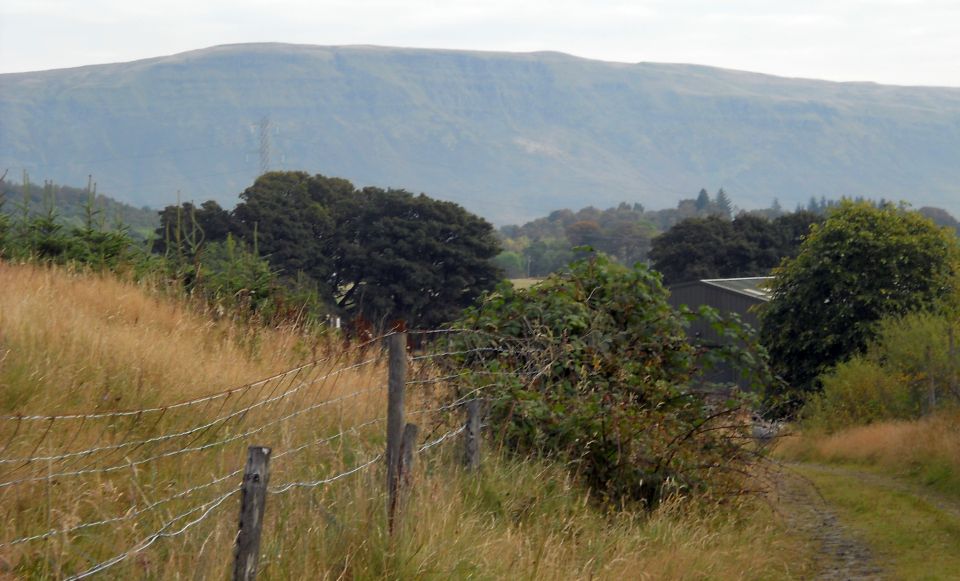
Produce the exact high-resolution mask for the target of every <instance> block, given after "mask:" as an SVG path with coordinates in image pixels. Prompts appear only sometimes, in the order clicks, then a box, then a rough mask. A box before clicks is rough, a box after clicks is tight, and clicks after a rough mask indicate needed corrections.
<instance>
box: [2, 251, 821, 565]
mask: <svg viewBox="0 0 960 581" xmlns="http://www.w3.org/2000/svg"><path fill="white" fill-rule="evenodd" d="M0 333H2V336H0V416H2V417H0V450H2V452H0V461H2V462H0V517H2V521H0V576H3V575H8V576H13V577H18V578H33V579H47V578H50V579H52V578H62V577H64V576H66V575H68V574H72V573H78V572H81V571H84V570H88V569H89V568H91V567H94V566H95V565H97V564H98V563H104V562H107V563H109V562H110V560H111V559H113V558H119V560H118V561H117V563H116V564H115V565H113V566H111V567H110V568H108V569H106V570H105V571H104V573H103V576H104V577H105V578H155V579H160V578H163V579H167V578H195V579H216V578H225V577H226V576H227V575H228V572H229V569H230V566H231V558H232V545H233V542H234V539H235V535H236V526H237V525H236V511H237V505H238V495H237V494H236V493H235V491H236V485H237V484H238V482H239V478H240V476H239V474H238V473H237V470H238V469H240V468H241V467H242V465H243V461H244V458H245V449H246V446H248V445H251V444H256V445H266V446H270V447H272V448H273V460H272V461H271V477H270V478H271V481H270V484H271V488H273V489H274V493H272V494H270V495H268V500H267V511H266V517H265V526H264V533H263V534H264V537H263V545H262V553H263V558H262V561H261V570H262V573H261V576H260V578H262V579H298V578H313V579H317V578H329V579H337V578H345V579H387V578H389V579H412V578H417V579H449V578H476V579H571V578H585V579H586V578H605V579H617V578H630V579H636V578H641V579H643V578H648V579H789V578H801V577H803V575H804V574H805V573H806V572H807V571H806V569H805V565H804V564H803V563H804V562H805V561H804V559H798V558H797V555H798V553H799V554H802V553H803V551H804V550H805V549H804V545H803V544H802V542H801V541H799V540H798V539H795V538H793V537H792V536H790V535H789V534H788V532H787V531H785V530H784V528H783V526H782V525H781V524H780V522H779V521H778V520H777V518H776V517H775V516H774V515H773V514H772V512H771V511H769V509H768V508H767V507H766V506H765V505H764V504H762V503H760V502H758V501H756V500H755V499H751V498H747V499H745V500H743V501H740V502H731V501H729V500H728V501H726V502H722V503H712V504H704V502H699V503H697V502H680V501H674V502H668V503H666V504H665V505H664V506H662V507H661V508H660V509H659V510H657V511H656V512H654V513H652V514H648V513H646V512H643V511H640V510H632V509H629V508H628V509H625V510H609V509H608V510H604V509H601V508H599V507H598V506H597V504H596V503H595V502H593V501H592V500H591V499H590V497H589V496H588V494H587V493H586V492H585V491H584V490H583V489H582V488H581V487H580V486H578V484H577V483H576V482H575V481H574V480H572V479H571V477H570V476H569V474H568V472H567V470H566V469H565V467H563V466H557V465H554V464H551V463H547V462H541V461H521V460H518V459H515V458H511V457H509V456H508V455H506V454H501V453H499V452H497V451H495V450H488V453H487V455H486V459H485V462H484V466H483V468H482V470H481V472H480V473H479V474H466V473H464V472H463V471H461V470H460V468H459V455H458V454H459V452H458V450H457V448H456V445H455V442H456V440H455V439H450V440H448V441H446V442H444V443H441V444H439V445H437V446H436V447H433V448H431V449H429V450H426V451H425V452H423V453H422V454H421V455H420V457H419V459H418V468H417V475H416V477H415V480H414V483H415V484H414V486H413V488H412V490H411V492H410V493H409V495H408V498H407V500H406V504H405V507H404V510H403V517H402V520H401V525H400V530H399V531H398V534H397V535H395V536H394V537H393V538H390V537H389V535H387V534H386V531H385V523H384V516H383V513H384V498H383V495H382V482H383V480H384V475H383V473H382V472H383V470H382V467H381V464H382V463H381V462H379V461H377V460H376V458H377V455H378V454H379V452H380V451H381V450H382V448H383V436H382V434H383V428H384V426H383V423H382V416H383V412H384V409H385V393H384V389H383V384H384V383H385V377H386V372H385V369H384V366H383V364H382V359H381V358H380V354H379V352H378V351H376V350H371V349H368V350H365V351H364V350H359V349H349V348H347V347H345V346H344V345H343V344H341V343H339V342H336V343H331V342H327V341H326V340H322V339H318V338H316V337H311V336H307V335H303V334H301V333H299V332H298V331H296V330H295V329H290V328H278V329H271V328H263V327H246V326H242V325H237V324H234V323H231V322H230V321H227V320H219V321H215V320H213V319H211V318H209V317H207V316H206V315H205V314H204V313H202V312H198V311H197V310H196V309H193V308H189V307H186V306H184V305H182V304H179V303H177V302H175V301H173V300H169V299H167V298H164V297H163V296H162V295H160V294H158V293H155V292H152V291H151V290H150V289H149V288H144V287H140V286H136V285H133V284H129V283H124V282H120V281H117V280H116V279H114V278H111V277H108V276H93V275H88V274H79V273H75V272H70V271H67V270H63V269H57V268H41V267H33V266H11V265H9V264H3V263H0ZM313 361H316V363H311V362H313ZM291 369H296V370H295V371H291V372H289V373H282V372H284V371H285V370H291ZM270 377H272V379H269V380H266V381H259V380H261V379H263V378H270ZM441 390H442V386H441V387H434V388H433V390H432V391H431V390H428V389H423V388H421V389H414V388H411V391H410V393H409V394H408V403H407V405H408V410H411V411H417V410H422V411H423V413H422V414H419V415H416V416H414V415H413V414H411V418H414V417H415V418H416V419H415V420H413V419H412V420H411V421H417V422H418V423H420V425H421V427H422V428H423V431H424V432H425V433H426V436H425V438H426V439H427V440H429V439H431V438H435V437H436V436H439V435H441V434H443V433H445V432H446V431H447V430H449V429H450V428H451V427H454V426H455V425H456V424H455V423H453V422H456V421H458V420H457V418H456V417H454V418H452V419H450V418H446V417H445V416H443V415H442V414H434V413H432V412H430V410H431V409H433V406H435V404H436V403H438V401H439V400H440V399H441V397H442V396H443V393H442V391H441ZM171 404H172V405H171ZM130 410H141V411H139V412H137V413H127V412H128V411H130ZM74 412H76V413H78V415H76V416H73V415H67V416H61V417H53V418H50V417H48V415H49V414H50V413H58V414H70V413H74ZM84 412H94V413H92V414H90V413H84ZM34 415H36V417H33V416H34ZM368 462H371V463H370V464H369V467H368V468H366V469H362V470H358V471H357V472H356V473H351V472H350V471H351V470H352V469H354V468H356V467H360V466H364V465H366V464H367V463H368ZM341 475H342V478H339V479H337V480H335V481H331V482H324V481H325V480H327V479H330V478H332V477H336V476H341ZM288 484H289V485H296V484H299V485H297V486H291V487H289V488H287V487H286V486H285V485H288ZM155 533H160V534H159V535H157V534H155ZM798 562H799V564H798Z"/></svg>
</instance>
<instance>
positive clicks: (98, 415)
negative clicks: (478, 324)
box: [0, 332, 394, 422]
mask: <svg viewBox="0 0 960 581" xmlns="http://www.w3.org/2000/svg"><path fill="white" fill-rule="evenodd" d="M392 334H394V333H392V332H391V333H388V334H386V335H380V336H378V337H374V338H373V339H369V340H367V341H364V342H363V343H361V344H359V345H356V346H353V347H351V348H350V349H349V350H348V352H349V351H360V350H362V349H364V348H366V347H368V346H369V345H371V344H373V343H375V342H377V341H380V340H382V339H384V338H386V337H389V336H390V335H392ZM344 354H345V353H344V352H341V353H339V354H338V355H337V358H342V356H343V355H344ZM330 359H333V357H324V358H323V359H318V360H315V361H310V362H308V363H304V364H303V365H300V366H298V367H294V368H293V369H289V370H286V371H282V372H280V373H276V374H274V375H272V376H270V377H267V378H265V379H261V380H258V381H254V382H251V383H247V384H244V385H241V386H237V387H232V388H230V389H226V390H223V391H220V392H217V393H212V394H208V395H204V396H200V397H196V398H192V399H188V400H184V401H180V402H176V403H172V404H167V405H163V406H154V407H149V408H141V409H135V410H119V411H109V412H89V413H74V414H6V415H0V421H21V422H22V421H44V420H51V419H54V420H77V419H103V418H117V417H127V416H136V415H143V414H150V413H157V412H162V411H167V410H172V409H179V408H183V407H188V406H193V405H198V404H201V403H207V402H209V401H210V400H214V399H220V398H223V397H227V396H229V395H231V394H233V393H237V392H240V391H243V390H247V389H251V388H254V387H260V386H262V385H263V384H264V383H267V382H270V381H274V380H276V379H280V378H282V377H285V376H287V375H289V374H292V373H296V372H298V371H302V370H304V369H306V368H309V367H314V366H317V365H319V364H320V363H324V362H327V361H329V360H330Z"/></svg>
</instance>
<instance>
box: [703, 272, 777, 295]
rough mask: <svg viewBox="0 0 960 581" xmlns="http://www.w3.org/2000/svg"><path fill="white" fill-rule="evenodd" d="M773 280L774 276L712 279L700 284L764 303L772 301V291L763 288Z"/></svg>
mask: <svg viewBox="0 0 960 581" xmlns="http://www.w3.org/2000/svg"><path fill="white" fill-rule="evenodd" d="M770 280H773V277H772V276H752V277H748V278H710V279H704V280H701V281H700V282H702V283H706V284H709V285H712V286H715V287H719V288H722V289H726V290H729V291H733V292H735V293H740V294H743V295H747V296H748V297H753V298H757V299H760V300H763V301H769V300H770V291H768V290H767V289H766V288H763V286H764V283H766V282H767V281H770Z"/></svg>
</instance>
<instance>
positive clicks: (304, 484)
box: [269, 454, 383, 494]
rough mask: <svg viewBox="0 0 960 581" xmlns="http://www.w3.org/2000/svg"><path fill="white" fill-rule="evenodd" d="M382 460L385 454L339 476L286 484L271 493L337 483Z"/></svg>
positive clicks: (272, 489) (378, 455)
mask: <svg viewBox="0 0 960 581" xmlns="http://www.w3.org/2000/svg"><path fill="white" fill-rule="evenodd" d="M381 458H383V454H377V455H376V456H374V457H373V458H371V459H370V460H368V461H367V462H365V463H363V464H361V465H359V466H355V467H353V468H351V469H350V470H347V471H346V472H341V473H340V474H337V475H336V476H331V477H329V478H324V479H321V480H312V481H306V482H290V483H288V484H284V485H282V486H279V487H276V488H271V489H270V490H269V492H271V493H272V494H282V493H284V492H287V491H288V490H290V489H292V488H316V487H318V486H322V485H324V484H330V483H331V482H336V481H337V480H340V479H341V478H346V477H347V476H350V475H351V474H356V473H357V472H360V471H361V470H363V469H364V468H369V467H370V466H372V465H373V464H375V463H376V462H377V461H378V460H380V459H381Z"/></svg>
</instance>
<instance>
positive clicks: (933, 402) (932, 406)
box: [927, 346, 937, 414]
mask: <svg viewBox="0 0 960 581" xmlns="http://www.w3.org/2000/svg"><path fill="white" fill-rule="evenodd" d="M927 379H928V380H929V383H930V385H929V388H930V393H929V401H928V402H927V406H928V407H929V409H928V410H927V414H933V412H934V411H935V410H936V409H937V381H936V378H935V377H934V373H933V351H932V350H931V348H930V347H929V346H928V347H927Z"/></svg>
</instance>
